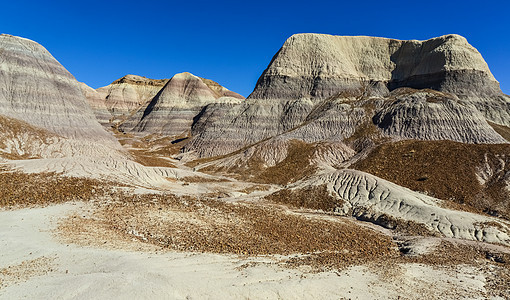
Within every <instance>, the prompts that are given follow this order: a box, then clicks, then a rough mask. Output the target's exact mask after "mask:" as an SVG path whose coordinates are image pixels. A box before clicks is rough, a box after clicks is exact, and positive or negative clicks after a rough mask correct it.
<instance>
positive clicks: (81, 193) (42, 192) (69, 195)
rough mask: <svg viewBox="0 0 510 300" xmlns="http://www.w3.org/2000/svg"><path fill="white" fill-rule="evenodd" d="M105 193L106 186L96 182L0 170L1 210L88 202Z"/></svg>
mask: <svg viewBox="0 0 510 300" xmlns="http://www.w3.org/2000/svg"><path fill="white" fill-rule="evenodd" d="M105 192H106V188H105V184H104V183H103V182H100V181H99V180H93V179H86V178H75V177H62V176H59V175H58V174H55V173H40V174H25V173H21V172H13V171H9V170H6V169H0V207H26V206H31V205H46V204H50V203H63V202H67V201H75V200H80V201H88V200H91V199H93V198H94V197H97V196H99V195H103V194H104V193H105Z"/></svg>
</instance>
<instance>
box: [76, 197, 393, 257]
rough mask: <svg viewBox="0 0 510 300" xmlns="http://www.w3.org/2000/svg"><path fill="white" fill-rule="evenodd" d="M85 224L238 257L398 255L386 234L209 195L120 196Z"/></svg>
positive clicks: (184, 248) (154, 241)
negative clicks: (201, 197) (201, 198)
mask: <svg viewBox="0 0 510 300" xmlns="http://www.w3.org/2000/svg"><path fill="white" fill-rule="evenodd" d="M73 220H74V221H73ZM70 221H71V222H82V221H83V220H81V219H80V218H73V219H70ZM90 222H92V223H94V226H98V227H100V228H103V229H105V230H115V231H116V232H117V233H118V234H120V235H121V236H127V237H129V238H136V239H138V240H140V241H144V242H148V243H151V244H154V245H157V246H161V247H165V248H169V249H173V250H178V251H197V252H213V253H234V254H240V255H266V254H283V255H287V254H293V253H328V257H329V255H334V256H335V257H336V260H337V261H338V262H339V263H342V264H343V265H345V264H349V263H352V262H354V261H360V260H371V259H374V258H377V257H385V256H392V255H398V251H397V250H396V246H395V244H394V243H393V241H392V240H391V238H389V237H387V236H384V235H382V234H381V233H378V232H375V231H373V230H371V229H367V228H363V227H359V226H356V225H355V224H353V223H352V222H348V221H346V222H340V221H327V220H322V219H314V218H310V217H305V216H301V215H297V214H292V213H288V212H286V211H285V210H283V209H280V208H276V207H264V206H261V205H257V204H247V203H225V202H222V201H216V200H211V199H207V200H198V199H191V198H178V197H175V196H171V195H137V196H123V197H119V198H118V199H117V200H116V201H115V202H113V203H112V204H109V205H106V206H104V207H101V208H100V209H99V210H98V212H97V213H96V214H94V216H93V217H92V218H91V219H90ZM91 226H92V225H91ZM87 227H90V226H87ZM101 231H103V230H102V229H100V230H98V232H101ZM71 234H72V233H71Z"/></svg>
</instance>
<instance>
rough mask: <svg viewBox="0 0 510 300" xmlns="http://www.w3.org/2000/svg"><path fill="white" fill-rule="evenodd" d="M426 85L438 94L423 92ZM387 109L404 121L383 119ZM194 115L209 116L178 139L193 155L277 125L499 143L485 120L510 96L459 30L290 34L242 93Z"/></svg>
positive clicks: (218, 151)
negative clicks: (404, 36)
mask: <svg viewBox="0 0 510 300" xmlns="http://www.w3.org/2000/svg"><path fill="white" fill-rule="evenodd" d="M402 87H407V88H412V89H413V91H412V92H409V91H408V93H407V95H406V96H405V97H404V96H401V97H400V98H399V99H400V102H399V100H396V99H395V95H394V94H392V93H390V92H391V91H394V90H398V89H399V88H402ZM420 89H428V90H429V91H428V92H420ZM430 90H434V91H438V92H441V93H442V94H441V95H439V94H434V95H432V96H430V97H429V96H425V95H426V94H427V93H429V95H430V93H432V92H430ZM413 93H414V95H413ZM445 95H447V96H445ZM404 98H405V99H404ZM425 98H427V99H428V101H427V99H425ZM432 98H433V99H432ZM443 98H444V99H450V100H445V101H442V100H441V99H443ZM418 99H421V100H418ZM392 103H393V104H392ZM397 110H398V112H397ZM393 113H399V114H402V117H404V115H406V116H405V117H404V118H407V119H406V120H408V121H409V120H411V119H413V122H407V121H406V122H407V123H405V124H396V123H395V122H391V121H390V119H391V118H392V117H391V116H392V114H393ZM203 116H207V118H208V121H207V122H203V121H200V120H199V121H198V122H196V123H195V125H198V124H199V126H194V127H193V130H192V136H193V138H192V140H191V141H190V143H188V145H187V146H186V148H185V151H193V152H194V153H196V154H197V155H198V156H199V157H208V156H215V155H224V154H227V153H229V152H232V151H235V150H238V149H241V148H243V147H246V146H249V145H252V144H255V143H257V142H259V141H261V140H264V139H267V138H271V137H273V136H277V135H280V134H285V135H291V136H292V137H295V138H299V139H303V140H305V141H307V142H317V141H331V140H333V141H344V140H345V139H352V140H353V141H351V143H350V144H351V145H352V146H353V147H355V148H363V147H364V146H360V145H365V146H366V145H370V143H371V142H370V141H360V137H362V136H363V135H365V134H366V133H367V131H369V133H370V134H371V135H373V136H381V135H382V136H389V137H392V138H397V139H399V138H402V139H405V138H414V139H431V140H435V139H451V140H454V141H461V142H466V143H505V142H506V141H505V140H504V139H503V138H502V137H501V136H500V135H499V134H498V133H496V132H495V131H494V130H493V129H492V128H491V127H490V126H489V125H488V124H487V121H491V122H494V123H498V124H501V125H507V124H508V123H509V122H510V98H509V97H507V96H506V95H504V94H503V93H502V92H501V90H500V89H499V83H498V82H497V81H496V79H495V78H494V76H493V75H492V74H491V72H490V70H489V68H488V66H487V64H486V63H485V61H484V60H483V58H482V56H481V55H480V53H479V52H478V51H477V50H476V49H475V48H474V47H472V46H471V45H469V43H468V42H467V41H466V39H465V38H463V37H461V36H458V35H446V36H442V37H438V38H433V39H430V40H427V41H414V40H413V41H401V40H394V39H386V38H374V37H341V36H330V35H323V34H298V35H294V36H292V37H291V38H289V39H288V40H287V41H286V42H285V44H284V45H283V47H282V48H281V49H280V50H279V51H278V53H277V54H276V55H275V56H274V57H273V60H272V61H271V63H270V64H269V66H268V67H267V69H266V70H265V71H264V72H263V74H262V75H261V77H260V78H259V80H258V82H257V85H256V87H255V89H254V91H253V93H252V94H251V95H250V96H249V97H248V99H247V100H246V101H245V102H243V103H242V104H240V105H237V106H235V107H233V108H231V109H229V110H224V109H213V108H211V109H209V110H208V111H207V114H203ZM383 120H384V121H383ZM374 122H375V123H377V124H378V127H374V126H373V124H374ZM388 122H389V123H388ZM204 123H207V124H204ZM390 123H391V125H390ZM397 127H398V128H397ZM357 150H359V149H357Z"/></svg>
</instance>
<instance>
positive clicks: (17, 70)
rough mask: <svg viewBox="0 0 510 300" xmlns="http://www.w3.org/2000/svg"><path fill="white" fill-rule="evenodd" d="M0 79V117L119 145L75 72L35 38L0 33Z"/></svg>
mask: <svg viewBox="0 0 510 300" xmlns="http://www.w3.org/2000/svg"><path fill="white" fill-rule="evenodd" d="M0 78H1V79H2V80H0V114H1V115H4V116H7V117H10V118H15V119H19V120H22V121H25V122H27V123H29V124H31V125H33V126H36V127H40V128H43V129H46V130H48V131H50V132H53V133H55V134H58V135H60V136H63V137H66V138H71V139H75V140H84V141H94V142H100V143H105V144H108V145H110V146H112V147H118V142H117V141H116V140H115V139H114V137H113V136H112V135H111V134H109V133H107V132H106V131H105V130H104V129H103V127H102V126H101V125H100V124H99V123H98V122H97V121H96V118H95V116H94V114H93V112H92V109H91V108H90V106H89V105H88V104H87V100H86V99H85V96H84V95H83V93H82V91H81V88H80V84H79V83H78V82H77V81H76V79H75V78H74V77H73V75H71V74H70V73H69V72H68V71H67V70H66V69H65V68H64V67H63V66H62V65H61V64H60V63H59V62H58V61H57V60H56V59H55V58H53V56H51V54H50V53H49V52H48V51H47V50H46V49H45V48H44V47H42V46H41V45H39V44H37V43H36V42H33V41H30V40H28V39H24V38H20V37H15V36H11V35H5V34H2V35H0Z"/></svg>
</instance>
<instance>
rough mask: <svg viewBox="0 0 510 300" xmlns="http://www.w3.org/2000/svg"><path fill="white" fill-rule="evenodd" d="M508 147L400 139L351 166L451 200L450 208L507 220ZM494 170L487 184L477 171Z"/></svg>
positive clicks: (509, 207) (509, 203) (509, 213)
mask: <svg viewBox="0 0 510 300" xmlns="http://www.w3.org/2000/svg"><path fill="white" fill-rule="evenodd" d="M509 163H510V145H506V144H501V145H488V144H482V145H473V144H463V143H458V142H452V141H410V140H409V141H400V142H395V143H386V144H382V145H380V146H378V147H377V148H375V149H374V150H373V151H372V152H371V153H370V154H369V155H368V156H367V157H366V158H365V159H363V160H361V161H358V162H356V163H355V164H353V165H352V166H351V167H352V168H354V169H358V170H361V171H364V172H368V173H371V174H374V175H376V176H378V177H381V178H384V179H386V180H389V181H391V182H394V183H396V184H398V185H402V186H405V187H407V188H410V189H412V190H415V191H420V192H424V193H426V194H428V195H430V196H433V197H437V198H439V199H443V200H447V201H449V203H450V204H449V206H450V207H451V208H454V209H462V210H468V211H474V212H485V213H488V214H490V215H494V216H499V217H503V218H506V219H510V197H509V195H508V192H507V191H506V190H505V187H506V184H505V182H504V179H505V175H506V173H507V172H508V171H510V164H509ZM487 168H489V169H490V170H491V172H492V173H493V174H492V175H491V177H490V178H488V180H487V182H486V183H485V184H481V183H480V182H479V181H478V179H477V174H479V173H480V171H481V170H484V169H487Z"/></svg>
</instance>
